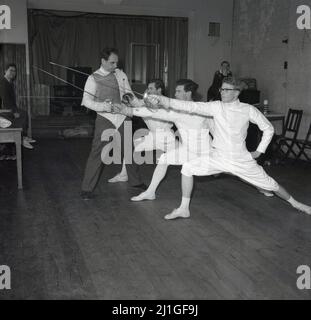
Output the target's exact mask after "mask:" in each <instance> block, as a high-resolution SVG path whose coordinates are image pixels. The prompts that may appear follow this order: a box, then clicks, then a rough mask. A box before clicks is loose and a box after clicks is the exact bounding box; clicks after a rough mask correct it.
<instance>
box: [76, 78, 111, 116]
mask: <svg viewBox="0 0 311 320" xmlns="http://www.w3.org/2000/svg"><path fill="white" fill-rule="evenodd" d="M95 94H96V82H95V80H94V78H93V76H92V75H91V76H89V77H88V78H87V81H86V83H85V87H84V93H83V99H82V102H81V105H82V106H85V107H86V108H88V109H91V110H94V111H96V112H111V105H110V104H109V103H107V102H104V101H101V102H98V101H96V100H95Z"/></svg>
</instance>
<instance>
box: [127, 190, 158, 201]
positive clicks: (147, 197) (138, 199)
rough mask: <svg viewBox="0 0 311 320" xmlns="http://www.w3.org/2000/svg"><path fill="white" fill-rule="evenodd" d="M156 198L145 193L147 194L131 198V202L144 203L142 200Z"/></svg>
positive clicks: (143, 193)
mask: <svg viewBox="0 0 311 320" xmlns="http://www.w3.org/2000/svg"><path fill="white" fill-rule="evenodd" d="M155 198H156V196H155V194H150V193H147V192H142V193H141V194H139V195H138V196H136V197H132V198H131V201H134V202H139V201H144V200H150V201H152V200H155Z"/></svg>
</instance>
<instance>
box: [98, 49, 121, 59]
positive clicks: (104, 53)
mask: <svg viewBox="0 0 311 320" xmlns="http://www.w3.org/2000/svg"><path fill="white" fill-rule="evenodd" d="M112 53H114V54H116V55H118V54H119V51H118V49H116V48H109V47H107V48H104V49H103V50H102V51H101V53H100V55H101V58H102V59H105V60H108V59H109V57H110V55H111V54H112Z"/></svg>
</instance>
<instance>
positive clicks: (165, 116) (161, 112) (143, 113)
mask: <svg viewBox="0 0 311 320" xmlns="http://www.w3.org/2000/svg"><path fill="white" fill-rule="evenodd" d="M132 105H133V106H134V107H133V108H132V107H127V106H126V105H124V104H117V103H114V105H113V112H114V113H120V114H123V115H126V116H127V117H133V116H136V117H140V118H152V119H157V120H163V121H167V122H174V120H175V118H176V116H177V114H176V112H170V111H167V110H165V109H154V111H151V110H150V109H148V108H146V107H144V105H143V100H138V99H135V101H134V103H133V102H132Z"/></svg>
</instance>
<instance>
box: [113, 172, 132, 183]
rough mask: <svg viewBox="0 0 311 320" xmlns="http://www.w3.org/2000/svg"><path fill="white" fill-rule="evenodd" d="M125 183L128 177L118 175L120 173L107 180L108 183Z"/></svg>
mask: <svg viewBox="0 0 311 320" xmlns="http://www.w3.org/2000/svg"><path fill="white" fill-rule="evenodd" d="M127 181H128V176H127V175H126V176H125V175H120V173H118V174H117V175H116V176H114V177H113V178H111V179H109V180H108V182H109V183H117V182H127Z"/></svg>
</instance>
